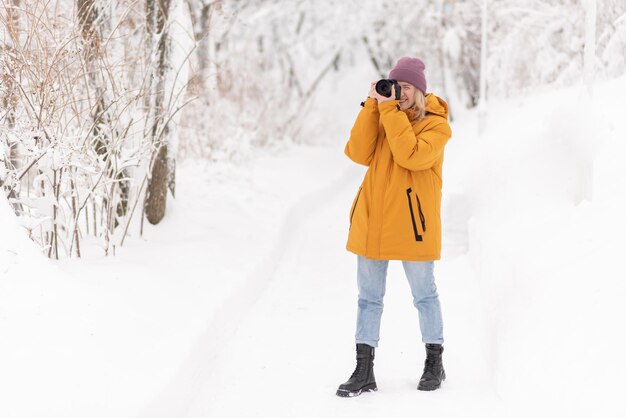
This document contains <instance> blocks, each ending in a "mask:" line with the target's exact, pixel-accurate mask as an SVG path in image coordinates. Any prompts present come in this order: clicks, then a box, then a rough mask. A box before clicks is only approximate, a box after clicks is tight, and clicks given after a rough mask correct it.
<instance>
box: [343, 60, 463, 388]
mask: <svg viewBox="0 0 626 418" xmlns="http://www.w3.org/2000/svg"><path fill="white" fill-rule="evenodd" d="M424 69H425V66H424V63H423V62H422V61H421V60H420V59H418V58H408V57H404V58H400V59H399V60H398V62H397V63H396V66H395V67H394V68H393V69H392V70H391V72H390V73H389V78H390V79H392V80H396V81H397V82H398V84H399V85H400V87H401V95H400V100H395V97H396V96H395V88H394V89H392V94H391V96H390V97H384V96H381V95H380V94H378V93H377V92H376V89H375V83H372V85H371V87H370V92H369V95H368V98H367V100H366V101H365V102H363V103H362V104H361V105H362V106H363V109H361V112H360V113H359V115H358V117H357V119H356V121H355V123H354V126H353V128H352V131H351V133H350V139H349V140H348V143H347V144H346V148H345V153H346V155H347V156H348V157H349V158H350V159H351V160H352V161H354V162H356V163H359V164H363V165H365V166H367V167H369V168H368V170H367V173H366V174H365V178H364V179H363V183H362V184H361V187H360V188H359V191H358V192H357V194H356V197H355V199H354V202H353V204H352V208H351V210H350V232H349V236H348V244H347V249H348V250H349V251H351V252H353V253H355V254H356V255H357V256H358V265H357V283H358V289H359V299H358V311H357V327H356V351H357V356H356V357H357V366H356V369H355V370H354V373H352V376H351V377H350V379H349V380H348V381H347V382H345V383H343V384H342V385H340V386H339V389H338V390H337V395H338V396H344V397H345V396H357V395H359V394H361V392H369V391H375V390H377V386H376V380H375V378H374V370H373V367H374V362H373V360H374V350H375V347H377V346H378V340H379V330H380V318H381V315H382V311H383V296H384V295H385V281H386V275H387V265H388V263H389V260H402V264H403V266H404V271H405V273H406V277H407V279H408V281H409V285H410V287H411V292H412V294H413V304H414V305H415V307H416V308H417V310H418V313H419V324H420V330H421V333H422V341H423V342H424V343H425V344H426V361H425V366H424V372H423V375H422V377H421V378H420V381H419V383H418V387H417V388H418V389H419V390H435V389H438V388H439V387H440V385H441V382H442V381H443V380H444V379H445V372H444V369H443V364H442V359H441V356H442V353H443V322H442V318H441V306H440V304H439V296H438V294H437V288H436V286H435V278H434V275H433V269H434V260H438V259H439V258H440V252H441V218H440V207H441V185H442V180H441V179H442V178H441V169H442V164H443V149H444V146H445V145H446V143H447V142H448V139H449V138H450V135H451V131H450V125H449V124H448V106H447V104H446V102H444V101H443V100H442V99H440V98H439V97H437V96H435V95H433V94H426V78H425V76H424Z"/></svg>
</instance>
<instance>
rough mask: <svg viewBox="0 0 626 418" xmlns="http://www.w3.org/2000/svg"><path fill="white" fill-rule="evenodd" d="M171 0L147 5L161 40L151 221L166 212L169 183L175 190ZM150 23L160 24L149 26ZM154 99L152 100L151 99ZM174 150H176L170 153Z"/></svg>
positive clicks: (149, 192)
mask: <svg viewBox="0 0 626 418" xmlns="http://www.w3.org/2000/svg"><path fill="white" fill-rule="evenodd" d="M174 1H176V0H174ZM171 5H172V1H171V0H161V1H158V2H155V1H154V0H148V1H147V3H146V6H147V9H146V11H147V17H148V22H147V32H148V35H149V36H152V35H154V36H153V38H156V39H157V40H158V47H157V51H156V52H157V57H158V62H157V68H156V71H155V76H156V85H153V88H152V89H151V90H152V91H151V95H152V96H153V97H154V101H153V110H152V112H151V113H152V114H153V115H154V122H153V125H152V129H151V133H150V134H151V137H152V144H153V149H154V155H153V159H152V166H151V167H150V177H149V179H148V187H147V190H146V201H145V214H146V218H147V219H148V222H150V223H151V224H158V223H159V222H160V221H161V220H162V219H163V217H164V216H165V208H166V203H167V189H168V187H169V188H170V190H172V194H174V190H175V189H174V182H173V179H174V170H175V165H174V158H173V156H174V150H171V149H170V146H169V142H170V134H171V130H170V128H169V121H168V115H169V109H166V103H165V92H166V89H168V88H171V86H168V85H167V81H168V80H167V79H168V75H169V73H170V71H172V65H171V63H170V55H171V38H170V35H169V30H168V25H167V23H168V19H169V16H170V11H171ZM150 24H155V25H156V27H153V28H149V27H148V26H150ZM151 102H152V101H151ZM170 153H172V154H171V155H170Z"/></svg>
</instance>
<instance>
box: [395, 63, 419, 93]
mask: <svg viewBox="0 0 626 418" xmlns="http://www.w3.org/2000/svg"><path fill="white" fill-rule="evenodd" d="M425 68H426V66H425V65H424V62H423V61H422V60H421V59H419V58H409V57H402V58H400V59H399V60H398V62H397V63H396V66H395V67H393V70H391V71H390V72H389V78H390V79H392V80H397V81H404V82H406V83H411V84H413V85H414V86H415V87H417V88H418V89H419V90H421V92H422V93H424V94H426V77H425V76H424V69H425Z"/></svg>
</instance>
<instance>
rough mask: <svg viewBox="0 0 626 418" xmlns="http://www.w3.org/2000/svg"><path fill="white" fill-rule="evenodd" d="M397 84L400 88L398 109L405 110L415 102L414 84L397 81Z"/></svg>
mask: <svg viewBox="0 0 626 418" xmlns="http://www.w3.org/2000/svg"><path fill="white" fill-rule="evenodd" d="M398 84H399V85H400V87H401V88H402V91H401V92H400V109H402V110H406V109H409V108H411V107H413V105H414V104H415V86H414V85H413V84H411V83H406V82H404V81H399V82H398Z"/></svg>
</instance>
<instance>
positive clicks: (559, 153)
mask: <svg viewBox="0 0 626 418" xmlns="http://www.w3.org/2000/svg"><path fill="white" fill-rule="evenodd" d="M596 87H597V90H596V95H595V97H594V98H593V99H590V98H588V97H585V95H584V93H582V92H581V90H580V89H578V88H572V89H568V90H564V91H557V92H546V93H543V94H537V95H535V96H531V97H526V98H524V99H523V100H520V101H517V102H500V103H491V104H490V111H489V112H490V113H489V120H488V124H487V126H488V129H487V131H486V132H485V133H484V134H483V135H482V136H478V135H475V134H474V132H476V131H475V126H473V125H471V124H468V123H465V124H463V123H459V124H457V126H456V127H455V129H454V132H455V140H454V142H453V143H452V144H454V145H453V146H451V147H450V151H451V152H450V154H449V159H448V160H447V162H446V164H447V165H446V170H447V172H448V174H449V176H448V178H447V181H448V183H447V185H448V186H450V187H451V189H452V190H451V193H450V194H449V196H448V200H447V203H446V209H445V211H446V214H447V216H448V218H449V219H450V221H451V222H450V223H451V227H452V231H453V232H455V233H456V234H457V235H460V236H462V231H463V228H462V226H460V225H462V224H463V221H465V220H467V221H468V222H467V223H466V225H467V229H466V230H465V232H466V234H467V235H466V237H465V239H466V243H465V247H466V248H467V250H468V253H467V254H468V257H469V258H470V260H471V261H472V265H473V267H474V270H475V275H476V277H477V279H478V281H477V285H478V286H480V288H481V294H482V296H483V299H482V300H477V301H476V303H477V304H483V306H484V309H485V313H486V317H487V318H489V320H490V330H491V332H490V334H491V335H490V337H489V338H490V342H489V344H488V348H489V350H490V351H491V353H492V357H493V358H492V360H493V366H494V367H493V374H494V381H495V386H496V390H497V392H498V394H499V395H500V396H501V398H502V400H503V402H504V404H505V405H506V407H507V409H508V416H529V415H539V416H548V415H550V414H552V415H558V416H585V415H594V416H618V415H619V416H624V414H625V413H626V407H624V406H623V404H622V406H621V407H620V406H618V403H617V402H616V400H617V399H618V397H619V396H620V392H621V387H622V385H621V376H622V375H623V373H624V372H625V371H626V359H625V357H624V356H623V353H624V352H626V336H625V335H624V333H623V332H621V331H620V330H621V329H622V328H623V324H622V318H624V317H625V315H626V308H625V307H624V304H623V301H624V300H626V267H625V266H624V264H623V263H622V262H621V258H622V257H623V253H624V251H625V250H626V245H624V240H623V237H624V236H625V234H626V221H624V219H623V215H622V214H623V213H624V212H625V211H626V181H625V179H626V165H624V163H623V161H622V160H623V158H624V156H625V155H626V122H624V121H623V118H622V116H621V115H620V112H623V106H622V103H621V102H622V100H623V97H622V96H623V94H622V92H623V91H626V78H621V79H619V80H614V81H611V82H609V83H606V84H602V85H598V86H596ZM455 165H456V166H457V167H460V168H461V169H460V170H458V169H455ZM445 194H446V193H444V195H445ZM459 203H461V204H463V205H464V206H459V205H458V204H459ZM457 246H458V244H457ZM620 414H621V415H620Z"/></svg>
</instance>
